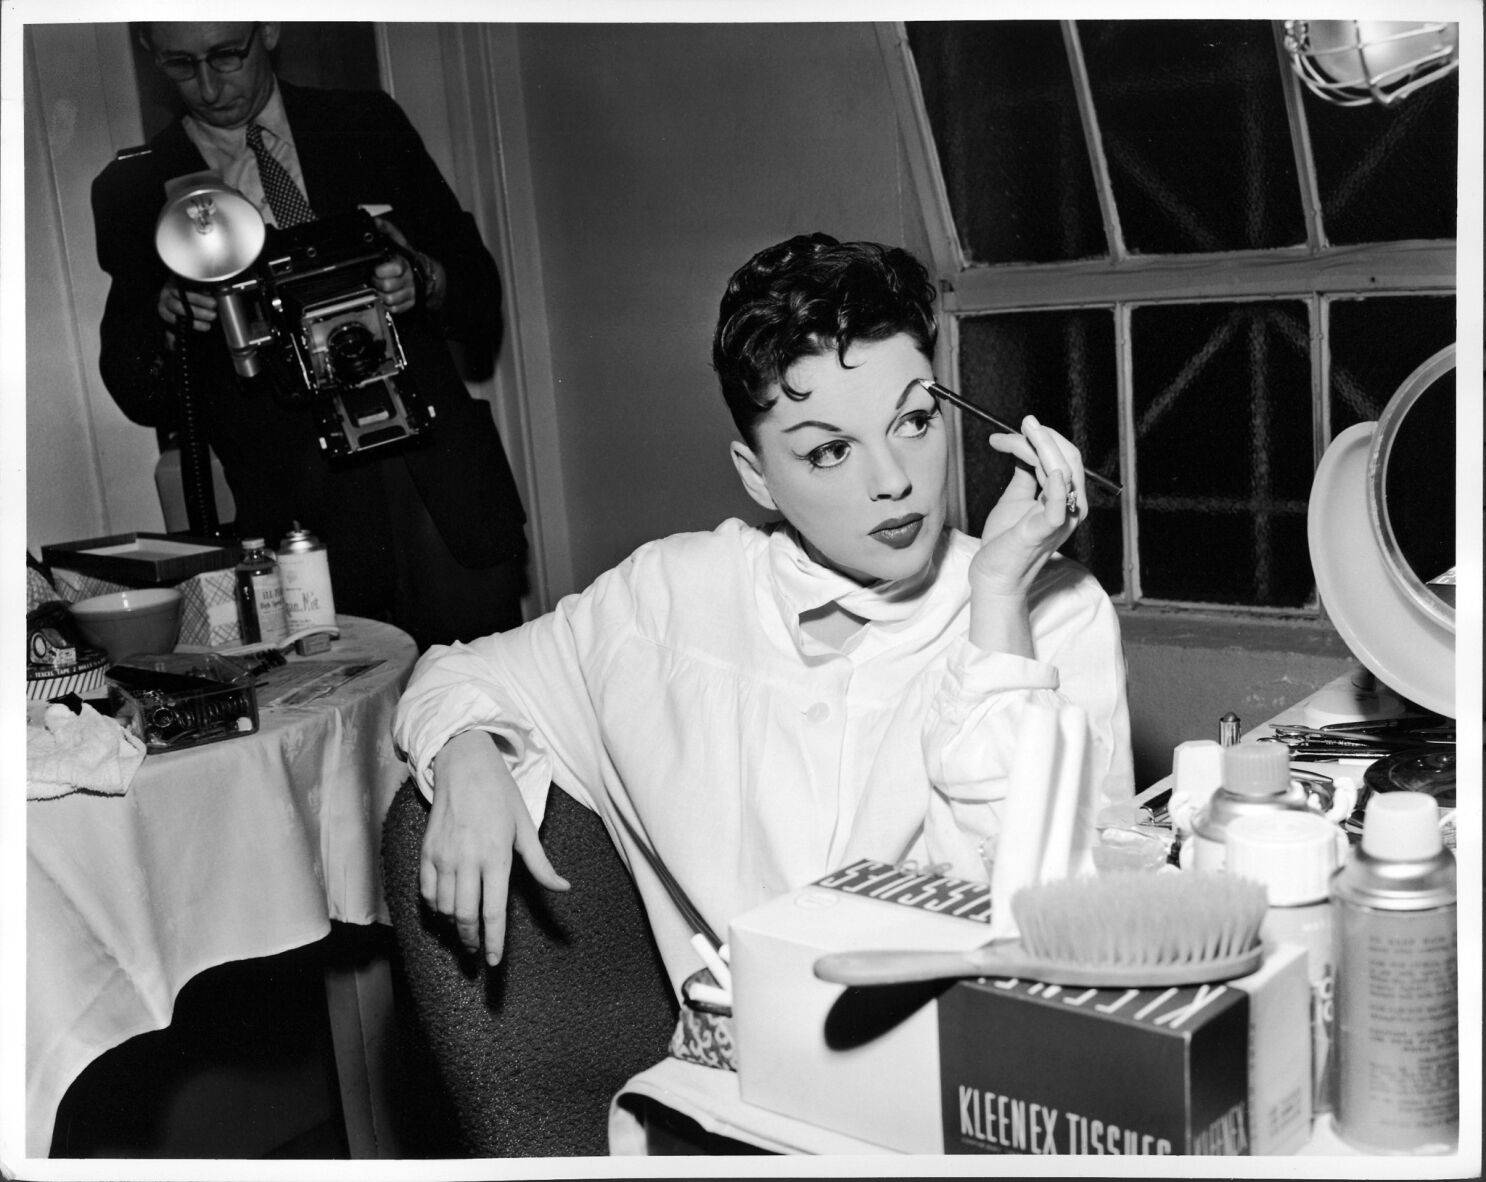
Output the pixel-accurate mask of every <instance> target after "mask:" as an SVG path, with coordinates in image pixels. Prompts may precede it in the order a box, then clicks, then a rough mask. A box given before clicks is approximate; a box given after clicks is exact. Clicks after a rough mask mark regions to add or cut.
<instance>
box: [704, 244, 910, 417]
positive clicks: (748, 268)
mask: <svg viewBox="0 0 1486 1182" xmlns="http://www.w3.org/2000/svg"><path fill="white" fill-rule="evenodd" d="M934 295H935V292H934V285H933V284H932V283H931V282H930V281H929V276H928V272H927V271H925V270H924V267H923V264H922V263H920V262H919V261H918V260H917V259H916V258H914V257H913V256H912V255H911V254H909V253H908V252H907V251H906V250H902V249H901V248H898V247H888V246H882V245H880V244H878V243H876V242H838V241H836V239H834V238H832V237H831V236H830V235H829V234H799V235H796V236H795V237H793V238H791V239H789V240H788V241H786V242H781V243H779V244H778V245H775V246H770V247H767V248H765V249H764V250H761V251H759V252H758V253H757V254H756V255H754V256H753V258H751V259H749V260H748V262H746V263H744V264H743V266H741V267H739V268H738V270H737V271H735V272H734V273H733V277H732V278H731V279H729V280H728V286H727V291H726V292H724V293H723V297H722V306H721V308H720V309H719V311H718V316H717V332H716V334H715V335H714V336H713V338H712V368H713V369H715V370H716V371H717V378H718V381H719V382H721V383H722V396H723V398H725V399H726V400H727V404H728V409H729V410H730V411H731V412H732V415H733V422H734V423H736V424H737V427H738V430H739V431H740V432H742V434H743V438H744V439H745V440H746V441H747V442H748V443H749V444H750V445H751V444H752V443H753V442H754V439H753V424H754V423H755V422H756V421H757V420H758V419H759V418H760V417H761V416H763V415H764V414H765V413H766V412H767V411H768V409H769V408H770V407H771V406H773V405H774V399H773V398H772V397H770V395H769V387H770V386H771V385H773V384H774V383H775V382H777V383H779V387H780V389H782V390H783V391H784V393H785V394H786V395H788V396H789V397H790V398H795V399H801V398H805V397H807V396H808V394H809V391H808V390H806V391H800V390H792V389H791V388H790V386H789V384H788V383H787V382H786V381H785V380H784V375H785V373H787V372H788V370H789V367H790V366H791V365H793V364H794V363H795V362H796V361H798V360H799V359H800V358H802V357H810V356H814V355H816V354H819V353H824V352H826V351H828V350H833V351H834V352H835V354H836V356H837V358H838V359H840V360H841V361H842V363H843V364H845V358H846V351H847V349H849V348H850V347H851V345H852V344H853V343H854V342H856V341H881V340H886V339H887V338H888V337H891V336H896V335H897V334H898V333H906V334H908V336H909V337H911V338H912V340H913V343H914V344H915V345H917V346H918V349H919V351H920V352H921V353H923V355H924V356H925V357H930V358H932V356H933V354H934V341H935V339H936V338H937V336H938V331H939V330H938V325H937V324H936V323H935V320H934Z"/></svg>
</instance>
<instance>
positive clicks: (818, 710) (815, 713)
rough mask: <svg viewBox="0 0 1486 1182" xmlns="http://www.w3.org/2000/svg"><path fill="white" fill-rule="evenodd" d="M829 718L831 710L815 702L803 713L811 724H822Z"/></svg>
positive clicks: (821, 703) (823, 704) (822, 703)
mask: <svg viewBox="0 0 1486 1182" xmlns="http://www.w3.org/2000/svg"><path fill="white" fill-rule="evenodd" d="M830 716H831V708H830V707H829V706H827V705H826V704H825V703H824V702H817V703H815V705H814V706H812V707H810V709H809V710H807V711H805V717H806V718H807V719H809V720H810V721H811V722H824V721H825V720H826V719H828V718H829V717H830Z"/></svg>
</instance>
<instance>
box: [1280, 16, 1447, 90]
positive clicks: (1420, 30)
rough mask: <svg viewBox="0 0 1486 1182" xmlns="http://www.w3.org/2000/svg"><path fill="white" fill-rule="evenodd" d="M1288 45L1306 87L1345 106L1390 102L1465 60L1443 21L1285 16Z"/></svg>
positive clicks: (1286, 45) (1288, 50) (1291, 58)
mask: <svg viewBox="0 0 1486 1182" xmlns="http://www.w3.org/2000/svg"><path fill="white" fill-rule="evenodd" d="M1285 50H1286V52H1287V53H1288V54H1289V55H1290V65H1291V66H1292V67H1293V68H1294V70H1295V73H1296V74H1298V75H1299V76H1300V80H1301V81H1302V82H1304V83H1305V85H1306V89H1308V90H1309V91H1310V92H1311V93H1312V94H1314V95H1316V96H1318V97H1319V98H1323V99H1325V100H1326V101H1327V102H1329V103H1335V104H1336V105H1337V106H1341V107H1360V106H1365V105H1366V104H1368V103H1376V104H1377V105H1378V106H1382V107H1386V106H1390V105H1392V104H1393V103H1396V102H1398V101H1399V100H1400V99H1402V98H1404V97H1405V96H1407V95H1410V94H1413V93H1414V91H1416V90H1418V89H1419V88H1420V87H1422V86H1428V85H1429V84H1430V83H1431V82H1434V81H1436V80H1437V79H1439V78H1443V77H1444V76H1445V75H1446V74H1449V73H1451V72H1453V71H1454V70H1455V69H1456V68H1458V67H1459V65H1460V28H1459V26H1458V25H1455V24H1451V23H1448V22H1444V21H1286V22H1285Z"/></svg>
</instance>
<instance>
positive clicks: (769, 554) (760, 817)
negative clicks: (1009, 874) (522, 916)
mask: <svg viewBox="0 0 1486 1182" xmlns="http://www.w3.org/2000/svg"><path fill="white" fill-rule="evenodd" d="M978 546H979V542H978V541H977V540H975V539H972V538H969V537H967V536H965V535H964V534H960V533H957V532H954V531H946V533H945V535H944V537H943V538H942V539H941V543H940V545H939V547H938V550H937V552H936V556H935V560H934V562H933V564H932V565H931V566H930V567H929V568H927V570H926V571H925V572H924V573H923V574H922V575H920V576H917V577H915V578H913V579H909V580H905V581H901V582H899V583H894V584H886V585H878V586H875V587H870V588H861V587H859V586H858V585H857V584H855V583H854V582H852V581H851V580H849V579H847V578H845V577H844V576H842V575H839V574H837V573H835V572H833V571H830V570H828V569H827V568H825V567H822V566H820V565H819V564H817V563H815V562H813V561H811V559H810V558H809V557H808V556H807V555H806V553H805V551H804V550H803V548H802V547H801V545H800V542H799V538H798V536H797V535H796V534H795V532H794V531H793V530H792V529H791V528H789V527H788V526H775V527H769V526H765V527H756V526H751V525H748V524H745V523H744V522H741V521H737V520H729V521H726V522H724V523H722V524H721V525H720V526H718V527H717V529H715V530H713V531H712V532H710V533H687V534H677V535H674V536H672V537H668V538H664V539H661V540H659V541H655V542H651V543H647V544H646V545H644V546H641V547H640V548H639V549H638V550H637V551H635V553H634V554H632V555H631V556H630V557H629V558H628V559H627V560H625V561H624V562H623V563H621V564H620V565H619V566H617V567H615V568H614V569H612V570H610V571H608V572H606V573H605V574H603V575H601V576H600V577H599V578H598V579H597V580H595V581H594V583H593V584H592V585H591V586H590V587H588V589H587V590H585V591H583V592H581V593H578V594H575V595H570V596H568V597H566V598H564V599H563V600H562V601H561V602H560V603H559V604H558V605H557V607H556V608H555V609H554V610H553V611H552V612H550V613H548V614H547V615H545V616H543V617H541V618H540V619H537V620H533V621H531V622H529V623H527V624H524V625H523V626H522V627H520V628H517V629H515V630H514V631H511V632H506V633H500V634H497V635H494V636H488V637H485V638H483V639H481V640H477V641H475V642H474V643H472V644H456V645H453V646H450V647H436V648H433V649H430V650H429V651H428V652H427V653H426V654H425V655H424V656H423V657H422V659H421V660H420V661H419V663H418V665H417V667H416V668H415V670H414V672H413V676H412V679H411V681H410V683H409V685H408V689H407V690H406V692H405V693H404V695H403V699H402V702H401V703H400V705H399V707H398V715H397V720H396V723H395V729H394V734H395V738H396V740H397V743H398V745H399V746H400V747H401V749H402V750H403V751H404V752H405V753H406V754H407V756H408V760H409V763H410V765H411V767H412V768H413V771H414V773H415V775H416V776H417V778H418V782H419V784H420V786H421V787H422V789H423V791H424V792H425V793H430V794H431V792H432V791H433V782H432V771H431V764H432V761H433V759H434V756H436V755H437V754H438V752H439V750H440V749H441V748H442V747H443V745H444V744H445V743H446V742H447V741H448V740H449V739H450V738H451V737H453V736H454V735H455V734H457V733H459V732H461V731H466V730H471V729H480V730H485V731H488V732H490V733H491V734H493V735H494V736H496V741H497V743H498V744H499V747H500V749H501V750H502V751H503V752H504V753H505V756H506V760H507V763H508V765H509V766H510V768H511V770H512V773H513V775H514V777H515V779H516V782H517V784H518V785H519V787H520V789H521V792H522V795H523V798H524V799H525V801H526V803H527V806H528V808H529V809H530V811H531V813H532V816H533V818H534V820H536V821H537V822H538V823H540V820H541V817H542V812H543V809H544V807H545V801H546V792H547V789H548V785H549V783H555V784H556V785H558V787H560V788H561V789H563V790H564V791H567V792H568V793H570V794H571V795H573V796H575V797H576V798H577V799H579V800H580V801H581V802H583V803H584V804H586V805H588V806H589V807H592V808H594V809H596V810H597V811H598V812H599V813H600V815H601V816H603V817H604V818H605V822H606V824H607V825H608V828H609V831H610V833H611V834H612V835H614V836H615V838H616V841H617V842H618V844H619V846H620V848H621V850H622V851H623V854H624V856H625V858H626V860H627V862H628V864H629V866H630V869H631V872H632V873H634V874H635V876H636V882H637V884H638V886H639V889H640V892H641V895H642V897H643V898H644V901H645V906H646V909H647V911H648V912H649V915H650V919H651V924H652V927H653V929H654V931H655V935H656V939H657V942H658V944H659V946H660V950H661V955H662V957H663V958H664V960H665V963H666V967H667V970H668V972H669V973H670V975H671V978H672V981H673V983H674V984H676V985H677V986H678V988H679V985H680V982H681V981H682V980H683V979H684V978H685V977H686V976H687V975H688V974H690V973H692V972H694V971H695V970H696V969H697V968H699V967H700V961H699V960H698V959H697V956H696V953H695V952H694V951H693V950H692V948H691V947H690V945H689V943H688V940H689V937H690V935H691V933H690V932H689V930H688V929H687V927H686V925H685V922H684V920H683V919H682V918H681V916H680V913H679V912H678V911H677V910H676V908H675V907H674V905H673V904H672V903H671V902H670V901H669V899H668V897H667V895H666V894H665V891H664V888H663V887H662V886H661V885H660V883H659V881H658V880H657V879H656V878H655V876H654V875H653V874H652V873H651V871H650V868H649V867H648V866H647V865H646V864H645V861H644V859H643V858H642V857H640V856H639V855H638V852H637V850H636V848H635V846H634V844H633V842H632V840H631V839H630V837H629V835H628V834H627V833H626V832H625V829H624V826H623V825H622V824H620V823H619V822H618V821H617V820H616V818H615V816H614V814H615V812H616V810H622V811H623V812H624V814H625V815H626V816H627V817H628V818H629V819H630V820H631V821H638V824H639V827H640V828H641V831H642V832H643V833H645V834H647V835H648V837H649V840H650V843H651V846H652V848H653V849H654V850H655V851H656V852H657V853H658V854H659V856H660V858H661V859H662V860H663V861H664V862H665V863H666V865H667V866H668V867H669V869H670V870H671V872H672V874H673V876H674V877H675V878H677V879H678V880H679V881H680V883H681V885H682V887H683V889H684V890H685V891H686V893H687V894H688V895H689V896H690V897H691V899H692V901H693V902H694V903H695V904H696V906H697V907H698V909H699V910H700V911H701V912H702V914H703V915H704V916H705V917H706V919H707V921H708V922H709V923H710V924H711V925H712V926H713V927H714V928H715V929H716V930H717V931H719V932H725V931H726V930H727V925H728V922H729V920H731V919H732V918H733V917H735V916H737V915H740V914H742V913H743V912H745V911H747V910H749V909H750V908H752V907H754V906H756V905H758V904H759V903H762V902H764V901H766V900H768V899H769V898H771V897H773V896H775V895H777V894H780V893H782V892H784V891H787V890H790V889H792V888H794V887H796V886H799V885H802V884H804V883H806V882H809V881H812V880H814V879H815V878H818V877H820V876H821V875H823V874H825V873H827V872H829V871H831V870H834V869H836V868H838V867H839V866H841V865H843V864H844V863H846V862H848V861H850V860H852V859H854V858H859V857H872V858H878V859H882V860H885V861H890V862H897V861H900V860H902V859H904V858H915V859H917V860H919V861H920V862H925V861H947V862H949V863H950V864H951V872H952V873H957V874H961V875H963V876H965V877H971V878H976V879H979V880H982V881H984V879H985V877H986V875H985V871H984V869H983V868H982V867H981V865H980V862H979V859H978V856H977V854H976V848H977V846H978V844H979V842H980V841H981V840H982V838H983V837H984V836H985V835H986V834H988V833H993V832H994V831H995V824H996V821H995V816H996V813H997V811H998V809H999V806H1000V803H1001V802H1002V801H1003V800H1004V798H1005V796H1006V794H1007V791H1008V790H1009V785H1008V772H1009V768H1010V765H1011V761H1012V755H1013V753H1014V750H1015V743H1016V731H1017V718H1018V715H1019V713H1020V711H1021V710H1022V709H1023V708H1024V707H1025V706H1026V704H1027V703H1029V702H1033V701H1043V702H1048V703H1051V702H1056V701H1059V700H1067V701H1071V702H1074V703H1076V704H1077V705H1079V706H1081V707H1083V709H1084V710H1085V711H1086V712H1087V715H1088V725H1089V729H1090V736H1089V742H1090V747H1091V749H1092V752H1093V754H1092V756H1091V758H1090V760H1089V767H1090V769H1091V770H1090V774H1092V775H1094V776H1096V777H1097V779H1098V784H1099V787H1100V789H1101V790H1102V791H1103V793H1104V794H1105V796H1107V797H1109V798H1111V799H1118V798H1123V797H1126V796H1128V795H1129V794H1130V793H1131V791H1132V773H1131V762H1130V741H1129V723H1128V716H1127V707H1126V699H1125V684H1124V661H1123V657H1122V654H1121V650H1120V640H1119V626H1118V620H1117V618H1116V616H1115V612H1114V608H1113V605H1112V604H1111V603H1110V601H1109V598H1108V597H1107V596H1106V595H1105V594H1104V592H1103V590H1102V589H1101V588H1100V587H1099V585H1098V584H1097V583H1096V582H1095V580H1094V579H1093V577H1092V576H1091V575H1090V574H1089V573H1088V572H1087V571H1085V570H1084V569H1083V568H1082V567H1081V566H1079V565H1078V564H1077V563H1074V562H1072V561H1070V560H1067V559H1064V558H1062V557H1059V556H1054V557H1053V558H1052V559H1051V560H1050V561H1049V562H1048V564H1047V566H1046V567H1045V568H1044V569H1043V571H1042V572H1041V574H1040V575H1039V576H1038V578H1037V581H1036V583H1035V585H1034V587H1033V591H1032V595H1031V623H1032V633H1033V638H1034V645H1035V652H1036V654H1037V659H1035V660H1034V659H1028V658H1024V657H1019V656H1013V655H1010V654H1006V653H990V652H984V651H981V650H979V649H976V648H975V647H974V646H973V645H971V644H970V642H969V640H968V639H967V636H966V633H967V629H968V625H969V590H968V571H969V564H970V559H971V557H972V556H973V555H974V553H975V551H976V549H977V548H978ZM833 600H834V601H838V602H841V603H843V605H844V606H848V607H849V609H850V610H852V611H854V612H856V613H857V614H858V615H862V616H864V617H866V618H867V619H868V621H869V622H868V623H867V624H866V625H865V626H864V627H863V628H861V629H860V630H859V631H858V632H857V633H856V634H855V635H854V636H852V637H851V639H850V641H849V642H848V643H847V644H845V645H844V646H842V648H840V649H836V648H832V647H830V646H828V645H825V644H822V643H820V642H818V641H816V640H814V639H812V638H811V637H810V636H809V635H807V634H806V633H805V632H804V631H803V630H802V628H801V626H800V613H801V612H806V611H809V610H810V609H811V608H814V607H817V606H820V605H821V604H824V603H828V602H831V601H833ZM931 768H932V769H933V770H934V775H933V776H932V777H931V774H930V769H931ZM936 796H937V797H938V798H939V803H938V804H937V805H936V806H935V807H934V808H933V809H932V810H931V808H930V800H931V798H935V797H936ZM557 869H558V871H559V872H561V871H562V867H561V866H559V867H557ZM574 889H578V886H577V885H575V888H574Z"/></svg>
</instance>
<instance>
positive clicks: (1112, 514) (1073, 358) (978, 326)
mask: <svg viewBox="0 0 1486 1182" xmlns="http://www.w3.org/2000/svg"><path fill="white" fill-rule="evenodd" d="M959 380H960V383H961V391H960V392H961V393H963V394H964V395H965V396H966V397H967V398H969V399H971V400H973V401H974V402H976V403H977V404H979V405H980V406H983V407H985V408H986V409H987V410H988V411H990V412H991V413H992V414H994V415H996V417H997V418H999V419H1001V420H1003V421H1004V422H1007V423H1011V424H1017V423H1019V422H1021V419H1022V416H1023V415H1027V414H1035V415H1036V416H1037V417H1038V419H1040V420H1041V421H1042V422H1045V423H1046V424H1047V425H1048V426H1050V427H1053V428H1055V429H1056V430H1057V431H1059V432H1061V433H1062V434H1063V435H1065V436H1067V438H1068V439H1070V440H1071V441H1072V442H1073V443H1074V444H1075V445H1076V446H1077V447H1078V449H1079V451H1080V452H1082V453H1083V457H1084V464H1085V466H1086V467H1088V468H1090V469H1093V470H1095V471H1098V472H1101V473H1103V474H1104V475H1105V476H1108V477H1110V478H1111V479H1115V480H1118V479H1119V478H1120V461H1119V420H1118V416H1117V414H1116V409H1115V408H1116V406H1117V402H1118V400H1117V397H1116V367H1115V353H1114V315H1113V313H1112V312H1111V311H1110V310H1109V309H1107V308H1087V309H1078V310H1072V311H1056V312H1018V313H1010V314H1007V315H1000V316H972V317H965V318H963V319H962V320H961V321H960V377H959ZM962 430H963V438H964V459H965V464H964V468H965V508H966V515H967V517H968V523H967V526H968V528H970V529H972V530H978V529H979V528H980V527H981V525H982V524H983V523H984V522H985V518H986V514H987V513H989V512H990V511H991V507H992V505H994V504H995V503H996V499H997V498H998V497H999V496H1000V495H1001V492H1002V490H1003V489H1004V488H1005V487H1006V482H1007V481H1008V480H1010V479H1011V473H1012V462H1011V460H1010V459H1009V458H1007V457H1006V456H1003V455H1002V454H1001V453H1000V452H994V451H992V450H991V449H990V447H989V446H988V445H987V444H986V436H987V435H988V434H990V430H991V429H990V428H988V427H987V426H986V425H985V424H984V423H981V422H980V421H979V420H977V419H971V418H970V417H969V416H968V415H964V416H962ZM1089 500H1090V501H1091V502H1092V503H1091V504H1090V505H1089V507H1088V509H1089V511H1088V514H1087V516H1086V520H1085V521H1084V523H1083V525H1082V526H1080V527H1079V528H1078V529H1077V530H1075V531H1074V533H1073V536H1072V537H1071V538H1070V539H1069V540H1068V543H1067V545H1065V546H1064V547H1063V549H1064V551H1065V552H1066V553H1068V554H1071V555H1072V556H1073V557H1074V558H1077V559H1078V560H1079V561H1080V562H1082V563H1083V564H1084V565H1085V566H1087V567H1088V568H1089V569H1090V570H1091V571H1093V572H1094V575H1095V577H1097V578H1098V580H1099V582H1100V583H1101V584H1102V585H1103V586H1104V589H1105V590H1106V591H1107V592H1109V593H1110V594H1111V595H1118V594H1120V593H1121V592H1122V591H1123V590H1124V536H1123V533H1122V529H1121V524H1120V501H1119V498H1117V497H1113V496H1110V495H1109V494H1107V493H1104V492H1101V491H1099V490H1098V489H1090V490H1089Z"/></svg>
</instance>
